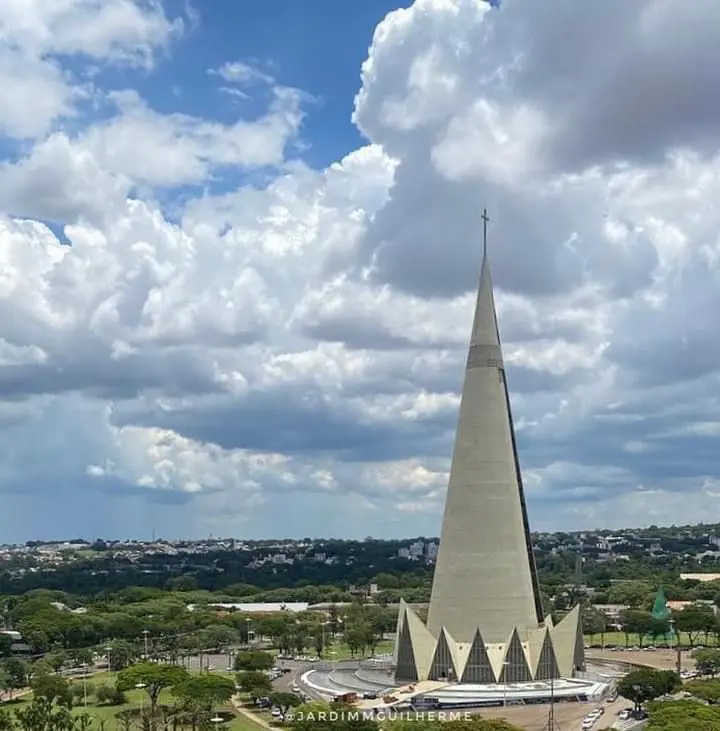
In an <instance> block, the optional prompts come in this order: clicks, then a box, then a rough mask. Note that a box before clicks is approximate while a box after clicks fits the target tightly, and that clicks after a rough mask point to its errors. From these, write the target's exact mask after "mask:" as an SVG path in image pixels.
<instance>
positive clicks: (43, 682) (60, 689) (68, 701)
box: [30, 673, 82, 708]
mask: <svg viewBox="0 0 720 731" xmlns="http://www.w3.org/2000/svg"><path fill="white" fill-rule="evenodd" d="M30 687H31V688H32V691H33V697H34V698H45V699H46V700H47V701H49V702H50V703H56V704H58V705H60V706H65V707H67V708H72V696H73V694H72V692H71V690H70V684H69V683H68V681H67V680H65V678H63V677H62V676H60V675H49V674H46V673H43V674H41V675H36V676H35V677H34V678H33V679H32V681H31V682H30ZM77 687H78V688H81V689H82V687H81V686H77Z"/></svg>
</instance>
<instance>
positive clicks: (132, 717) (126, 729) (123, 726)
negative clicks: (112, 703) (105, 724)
mask: <svg viewBox="0 0 720 731" xmlns="http://www.w3.org/2000/svg"><path fill="white" fill-rule="evenodd" d="M137 717H138V711H137V709H136V708H125V709H123V710H122V711H118V712H117V713H116V714H115V720H116V721H117V727H118V731H131V729H132V727H133V725H134V723H135V721H136V720H137Z"/></svg>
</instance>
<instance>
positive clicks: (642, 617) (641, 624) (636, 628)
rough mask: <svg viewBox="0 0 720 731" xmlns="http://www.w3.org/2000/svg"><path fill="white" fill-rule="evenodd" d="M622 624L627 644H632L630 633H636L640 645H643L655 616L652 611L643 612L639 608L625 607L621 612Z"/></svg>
mask: <svg viewBox="0 0 720 731" xmlns="http://www.w3.org/2000/svg"><path fill="white" fill-rule="evenodd" d="M620 624H621V626H622V631H623V632H624V633H625V646H626V647H627V646H628V645H629V644H630V635H631V634H636V635H637V636H638V642H639V644H640V647H642V645H643V639H644V637H645V635H647V634H649V633H650V631H651V630H652V628H653V618H652V615H651V614H650V612H642V611H640V610H639V609H624V610H623V611H622V612H620Z"/></svg>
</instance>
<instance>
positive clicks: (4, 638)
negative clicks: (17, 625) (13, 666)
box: [0, 632, 13, 658]
mask: <svg viewBox="0 0 720 731" xmlns="http://www.w3.org/2000/svg"><path fill="white" fill-rule="evenodd" d="M12 645H13V641H12V637H10V635H6V634H5V633H3V632H0V658H2V657H10V655H11V654H12Z"/></svg>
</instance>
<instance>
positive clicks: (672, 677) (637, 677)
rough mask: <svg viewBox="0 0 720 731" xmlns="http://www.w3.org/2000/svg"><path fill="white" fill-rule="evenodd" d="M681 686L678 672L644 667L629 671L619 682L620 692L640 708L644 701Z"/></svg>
mask: <svg viewBox="0 0 720 731" xmlns="http://www.w3.org/2000/svg"><path fill="white" fill-rule="evenodd" d="M679 686H680V678H679V677H678V675H677V673H674V672H672V671H670V670H650V669H649V668H643V669H642V670H635V671H633V672H631V673H628V674H627V675H626V676H625V677H624V678H623V679H622V680H621V681H620V682H619V683H618V687H617V690H618V694H619V695H621V696H622V697H623V698H627V699H628V700H629V701H632V702H633V703H634V704H635V710H636V711H637V710H640V708H641V707H642V704H643V703H646V702H647V701H651V700H655V698H659V697H660V696H662V695H666V694H668V693H672V692H673V691H674V690H675V689H676V688H678V687H679Z"/></svg>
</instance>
